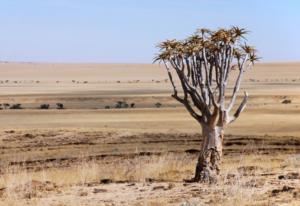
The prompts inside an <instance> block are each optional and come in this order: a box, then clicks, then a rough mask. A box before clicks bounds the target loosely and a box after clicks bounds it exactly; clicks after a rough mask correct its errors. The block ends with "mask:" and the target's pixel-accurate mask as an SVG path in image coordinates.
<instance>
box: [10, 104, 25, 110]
mask: <svg viewBox="0 0 300 206" xmlns="http://www.w3.org/2000/svg"><path fill="white" fill-rule="evenodd" d="M9 109H23V107H22V105H21V104H13V105H11V106H10V108H9Z"/></svg>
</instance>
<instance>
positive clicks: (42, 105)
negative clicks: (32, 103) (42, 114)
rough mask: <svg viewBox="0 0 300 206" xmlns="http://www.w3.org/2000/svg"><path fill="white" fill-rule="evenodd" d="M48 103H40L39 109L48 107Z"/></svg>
mask: <svg viewBox="0 0 300 206" xmlns="http://www.w3.org/2000/svg"><path fill="white" fill-rule="evenodd" d="M49 107H50V105H49V104H41V105H40V109H49Z"/></svg>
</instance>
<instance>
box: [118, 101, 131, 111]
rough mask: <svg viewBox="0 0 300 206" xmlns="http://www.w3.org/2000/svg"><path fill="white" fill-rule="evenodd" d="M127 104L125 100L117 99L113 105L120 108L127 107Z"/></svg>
mask: <svg viewBox="0 0 300 206" xmlns="http://www.w3.org/2000/svg"><path fill="white" fill-rule="evenodd" d="M128 107H129V105H128V103H127V102H126V101H118V102H117V103H116V105H115V108H117V109H122V108H128Z"/></svg>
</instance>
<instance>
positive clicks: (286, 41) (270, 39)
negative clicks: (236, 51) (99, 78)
mask: <svg viewBox="0 0 300 206" xmlns="http://www.w3.org/2000/svg"><path fill="white" fill-rule="evenodd" d="M0 5H1V6H0V8H1V12H0V25H1V26H0V60H2V61H39V62H102V63H151V62H152V59H153V56H154V55H155V53H156V52H157V48H155V45H156V44H157V43H158V42H160V41H162V40H165V39H167V38H179V39H182V38H184V37H186V35H189V34H192V33H193V32H194V31H195V29H196V28H199V27H208V28H211V29H214V28H218V27H229V26H231V25H237V26H241V27H247V28H248V29H249V30H251V31H252V32H251V34H250V36H249V38H248V39H249V41H250V43H252V44H254V45H256V46H257V48H258V49H259V51H260V56H262V57H263V60H264V61H300V1H299V0H248V1H242V0H149V1H146V0H0Z"/></svg>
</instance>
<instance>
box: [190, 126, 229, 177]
mask: <svg viewBox="0 0 300 206" xmlns="http://www.w3.org/2000/svg"><path fill="white" fill-rule="evenodd" d="M223 135H224V130H223V128H222V127H219V126H215V127H211V126H209V125H202V136H203V140H202V149H201V152H200V155H199V158H198V162H197V165H196V171H195V177H194V178H193V179H192V180H193V181H194V182H209V183H213V182H216V181H217V177H218V175H219V173H220V164H221V158H222V149H223V146H222V142H223Z"/></svg>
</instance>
